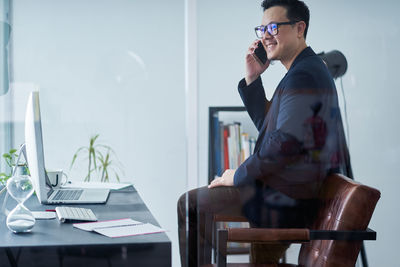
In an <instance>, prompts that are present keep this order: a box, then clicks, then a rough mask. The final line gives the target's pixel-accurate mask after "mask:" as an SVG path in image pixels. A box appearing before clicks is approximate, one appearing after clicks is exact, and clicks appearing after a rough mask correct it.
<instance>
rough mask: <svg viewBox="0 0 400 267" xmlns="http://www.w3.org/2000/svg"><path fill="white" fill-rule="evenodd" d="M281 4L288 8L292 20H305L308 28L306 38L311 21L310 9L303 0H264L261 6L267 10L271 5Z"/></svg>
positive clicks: (305, 32)
mask: <svg viewBox="0 0 400 267" xmlns="http://www.w3.org/2000/svg"><path fill="white" fill-rule="evenodd" d="M274 6H281V7H284V8H286V10H287V18H288V19H289V20H290V21H293V20H296V21H300V20H301V21H304V22H305V23H306V29H305V30H304V39H306V36H307V31H308V24H309V22H310V10H309V9H308V7H307V5H306V4H305V3H304V2H303V1H299V0H264V1H263V2H262V4H261V7H262V8H263V9H264V11H265V10H267V9H268V8H270V7H274Z"/></svg>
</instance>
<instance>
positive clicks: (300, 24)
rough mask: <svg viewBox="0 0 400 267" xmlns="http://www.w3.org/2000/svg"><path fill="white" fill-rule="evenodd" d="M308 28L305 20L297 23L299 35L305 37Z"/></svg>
mask: <svg viewBox="0 0 400 267" xmlns="http://www.w3.org/2000/svg"><path fill="white" fill-rule="evenodd" d="M305 30H306V23H305V22H304V21H299V22H298V23H297V37H299V38H300V37H302V36H303V37H304V31H305Z"/></svg>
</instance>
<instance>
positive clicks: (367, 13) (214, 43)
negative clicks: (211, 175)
mask: <svg viewBox="0 0 400 267" xmlns="http://www.w3.org/2000/svg"><path fill="white" fill-rule="evenodd" d="M305 2H306V4H307V5H308V6H309V8H310V11H311V21H310V29H309V33H308V37H307V43H308V44H309V45H310V46H312V48H313V49H314V50H315V51H316V52H321V51H325V52H328V51H331V50H333V49H337V50H340V51H341V52H343V53H344V55H345V56H346V58H347V60H348V65H349V68H348V71H347V73H346V74H345V76H344V77H343V85H344V90H345V95H346V98H347V111H348V120H349V125H350V151H351V156H352V166H353V171H354V175H355V178H356V180H358V181H360V182H362V183H365V184H367V185H370V186H373V187H375V188H378V189H379V190H380V191H381V193H382V197H381V199H380V201H379V202H378V204H377V207H376V209H375V213H374V215H373V217H372V220H371V223H370V227H371V228H372V229H374V230H376V231H377V233H378V234H377V241H368V242H365V244H366V250H367V256H368V260H369V263H370V266H394V263H395V262H396V261H397V255H396V247H397V238H398V236H399V235H398V234H396V232H397V231H396V230H397V227H396V226H397V225H399V223H400V215H399V214H398V212H397V210H398V209H397V203H398V201H399V200H400V198H399V194H398V192H397V191H398V187H399V186H400V182H399V179H398V173H399V171H400V142H399V141H398V132H399V130H400V126H399V123H398V121H399V119H398V115H399V114H400V108H399V105H397V102H398V99H400V98H399V97H400V90H399V89H400V88H399V87H400V86H399V84H398V81H397V75H398V66H397V64H398V62H399V61H400V53H398V44H399V43H400V23H399V21H398V14H397V13H398V10H400V2H398V1H394V0H393V1H390V0H386V1H343V0H339V1H328V0H309V1H305ZM260 3H261V1H250V2H249V1H247V0H220V1H212V0H202V1H199V7H198V23H199V77H198V79H199V118H200V125H199V142H200V143H199V147H200V151H199V177H200V178H199V179H200V184H205V183H206V181H207V165H208V163H207V162H208V161H207V155H208V154H207V149H208V140H207V136H208V124H207V123H208V122H207V119H208V117H207V116H208V114H207V113H208V106H211V105H241V100H240V97H239V95H238V93H237V83H238V81H239V80H240V79H241V78H242V77H243V75H244V55H245V53H246V50H247V47H248V45H249V44H250V43H251V42H252V41H253V40H254V39H255V35H254V30H253V29H254V26H256V25H259V24H260V23H261V17H262V10H261V8H260ZM284 74H285V69H284V68H283V67H282V66H281V65H280V63H276V64H275V65H274V66H271V67H270V69H269V70H268V71H267V72H266V73H265V74H263V82H264V86H265V88H266V93H267V96H269V97H271V95H272V93H273V90H274V88H275V87H276V85H277V84H278V82H279V80H280V79H281V78H282V77H283V75H284ZM337 88H338V91H339V96H340V101H341V102H342V98H341V97H342V94H341V93H340V82H339V81H337ZM342 104H343V103H342ZM342 114H343V110H342ZM291 258H293V257H291Z"/></svg>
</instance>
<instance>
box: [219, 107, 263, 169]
mask: <svg viewBox="0 0 400 267" xmlns="http://www.w3.org/2000/svg"><path fill="white" fill-rule="evenodd" d="M213 124H214V127H213V128H214V132H213V135H212V138H213V143H214V147H213V153H214V155H213V160H214V161H213V166H214V173H213V175H214V177H215V176H221V175H222V174H223V173H224V171H225V170H227V169H237V168H238V167H239V166H240V164H242V163H243V162H244V161H245V160H246V159H247V158H248V157H249V156H250V155H251V154H252V153H253V151H254V144H255V138H254V137H251V136H250V134H249V133H247V132H246V131H245V130H244V129H243V128H242V124H241V123H240V122H233V123H224V122H223V121H220V120H219V118H218V115H217V114H214V116H213Z"/></svg>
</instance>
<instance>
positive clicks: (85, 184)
mask: <svg viewBox="0 0 400 267" xmlns="http://www.w3.org/2000/svg"><path fill="white" fill-rule="evenodd" d="M131 185H132V184H131V183H101V182H74V181H70V182H68V183H66V184H65V185H63V186H62V187H61V188H93V189H111V190H120V189H123V188H125V187H129V186H131Z"/></svg>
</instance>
